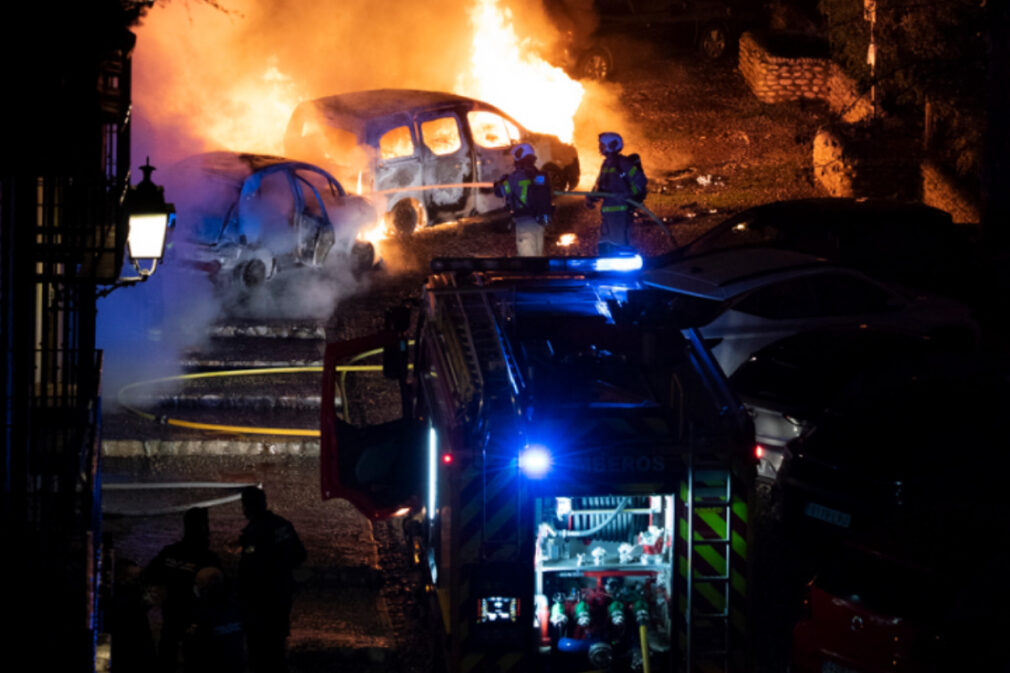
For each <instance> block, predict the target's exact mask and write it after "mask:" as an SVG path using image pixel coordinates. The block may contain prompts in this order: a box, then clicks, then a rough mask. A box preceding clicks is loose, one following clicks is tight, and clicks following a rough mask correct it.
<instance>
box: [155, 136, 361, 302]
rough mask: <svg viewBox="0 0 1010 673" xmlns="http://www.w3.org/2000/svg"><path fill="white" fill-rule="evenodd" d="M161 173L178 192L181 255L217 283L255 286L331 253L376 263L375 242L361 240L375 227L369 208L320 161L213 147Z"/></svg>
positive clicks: (355, 264) (356, 264) (354, 262)
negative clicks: (318, 162)
mask: <svg viewBox="0 0 1010 673" xmlns="http://www.w3.org/2000/svg"><path fill="white" fill-rule="evenodd" d="M166 174H167V175H166V177H165V184H166V185H167V186H168V188H170V189H171V190H172V194H175V195H177V196H176V197H175V198H176V205H177V207H178V209H179V218H178V219H179V222H180V226H179V229H180V232H179V234H180V235H181V236H180V237H181V239H182V240H180V241H178V244H179V247H180V249H181V250H180V252H181V255H182V257H183V258H184V260H185V261H186V263H188V264H189V265H191V266H194V267H196V268H198V269H202V270H204V271H207V272H208V273H209V274H210V275H211V277H212V279H213V280H214V281H215V283H216V284H218V285H222V284H230V283H232V282H240V283H242V284H243V285H244V286H246V287H255V286H257V285H259V284H261V283H263V282H264V281H266V280H268V279H270V278H273V277H274V276H275V275H277V274H278V273H279V272H282V271H283V270H284V269H287V268H291V267H321V266H322V265H323V263H324V262H325V261H326V260H327V259H328V258H330V257H331V255H333V254H338V255H342V256H344V257H346V259H347V263H348V264H350V265H351V267H352V270H353V271H355V272H360V271H362V270H364V269H366V268H367V267H369V266H371V265H372V264H373V263H374V261H375V250H374V248H373V247H372V244H371V243H367V242H363V241H360V240H358V236H359V233H360V232H361V231H362V230H363V229H365V228H367V227H369V226H371V225H374V223H375V221H376V213H375V210H374V208H373V207H372V205H371V203H369V202H368V201H367V200H366V199H363V198H361V197H359V196H354V195H350V194H347V193H346V192H345V191H344V188H343V187H342V186H341V185H340V183H339V182H338V181H337V180H336V178H334V177H333V176H332V175H330V174H329V173H327V172H326V171H324V170H323V169H321V168H319V167H318V166H313V165H311V164H307V163H302V162H298V161H291V160H289V159H285V158H282V157H274V156H267V155H258V154H240V153H236V152H210V153H205V154H198V155H195V156H192V157H189V158H187V159H184V160H183V161H181V162H179V163H177V164H175V165H174V166H172V167H170V168H169V169H166Z"/></svg>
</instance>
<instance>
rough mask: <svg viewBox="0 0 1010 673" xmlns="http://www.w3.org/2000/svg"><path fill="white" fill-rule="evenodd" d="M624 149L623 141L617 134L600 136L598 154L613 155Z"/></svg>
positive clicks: (608, 133) (609, 133)
mask: <svg viewBox="0 0 1010 673" xmlns="http://www.w3.org/2000/svg"><path fill="white" fill-rule="evenodd" d="M622 149H624V139H623V138H621V136H620V135H619V134H617V133H612V132H607V133H601V134H600V154H614V153H615V152H620V151H621V150H622Z"/></svg>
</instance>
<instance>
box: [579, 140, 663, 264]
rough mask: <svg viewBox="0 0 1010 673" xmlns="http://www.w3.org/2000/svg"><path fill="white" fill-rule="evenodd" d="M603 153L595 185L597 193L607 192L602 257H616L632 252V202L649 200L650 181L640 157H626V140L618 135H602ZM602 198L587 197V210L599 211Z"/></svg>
mask: <svg viewBox="0 0 1010 673" xmlns="http://www.w3.org/2000/svg"><path fill="white" fill-rule="evenodd" d="M599 139H600V154H602V155H603V165H602V166H600V175H599V176H598V177H597V178H596V184H595V185H594V186H593V191H594V192H603V193H606V194H608V196H605V197H602V200H603V206H602V208H601V217H600V238H599V244H598V249H597V250H598V254H599V255H601V256H606V255H612V254H614V253H619V252H623V251H626V250H629V249H630V241H629V239H628V231H629V229H630V226H631V216H632V213H633V212H634V211H633V208H634V206H632V204H631V203H629V200H631V201H635V202H638V203H641V202H642V201H643V200H645V195H646V187H647V184H648V180H647V179H646V177H645V172H644V171H643V170H642V162H641V160H640V159H639V156H638V155H637V154H632V155H629V156H625V155H623V154H621V150H622V149H624V139H622V138H621V136H620V135H618V134H616V133H611V132H607V133H601V134H600V136H599ZM600 199H601V197H598V196H587V197H586V207H587V208H595V207H596V203H597V202H598V201H600Z"/></svg>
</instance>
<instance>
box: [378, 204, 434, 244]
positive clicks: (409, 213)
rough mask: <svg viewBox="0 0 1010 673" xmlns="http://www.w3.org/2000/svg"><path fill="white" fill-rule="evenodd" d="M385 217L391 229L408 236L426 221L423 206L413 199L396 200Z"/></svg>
mask: <svg viewBox="0 0 1010 673" xmlns="http://www.w3.org/2000/svg"><path fill="white" fill-rule="evenodd" d="M386 217H387V219H388V222H389V224H390V225H392V229H393V231H395V232H396V233H398V234H400V235H402V236H410V235H411V234H413V233H414V232H415V231H417V230H418V229H420V228H421V227H423V226H425V224H426V223H427V218H426V217H425V211H424V206H423V205H421V204H420V203H418V202H417V201H415V200H414V199H403V200H402V201H398V202H397V203H396V205H395V206H393V209H392V210H391V211H389V213H387V215H386Z"/></svg>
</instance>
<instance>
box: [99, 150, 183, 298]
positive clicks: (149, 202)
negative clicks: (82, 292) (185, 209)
mask: <svg viewBox="0 0 1010 673" xmlns="http://www.w3.org/2000/svg"><path fill="white" fill-rule="evenodd" d="M140 170H141V171H143V173H144V179H143V180H141V181H140V182H139V183H138V184H137V185H136V186H135V187H131V188H130V189H129V190H128V191H127V193H126V196H125V197H124V198H123V210H124V212H125V214H126V218H127V230H126V254H127V256H128V257H129V260H130V264H131V265H132V266H133V268H134V269H135V270H136V272H137V275H136V276H127V277H124V276H120V277H119V278H118V279H116V282H115V283H113V284H112V285H110V286H109V287H107V288H105V289H104V290H101V291H100V292H98V293H97V296H98V297H104V296H106V295H108V294H109V293H110V292H112V291H113V290H115V289H117V288H120V287H125V286H128V285H133V284H135V283H141V282H143V281H145V280H147V279H148V278H150V277H151V275H152V274H153V273H154V272H155V270H156V269H157V268H158V262H160V261H161V259H162V257H164V256H165V239H166V238H167V236H168V230H169V229H170V228H172V227H173V226H174V224H175V206H174V205H173V204H171V203H166V202H165V188H164V187H162V186H160V185H156V184H154V182H153V181H152V180H151V173H153V172H154V170H155V168H154V166H152V165H151V158H150V157H147V163H145V164H144V165H143V166H141V167H140ZM120 240H121V239H120Z"/></svg>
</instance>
